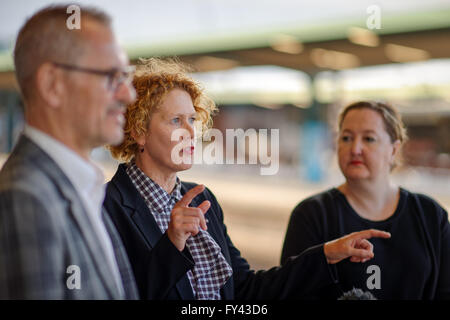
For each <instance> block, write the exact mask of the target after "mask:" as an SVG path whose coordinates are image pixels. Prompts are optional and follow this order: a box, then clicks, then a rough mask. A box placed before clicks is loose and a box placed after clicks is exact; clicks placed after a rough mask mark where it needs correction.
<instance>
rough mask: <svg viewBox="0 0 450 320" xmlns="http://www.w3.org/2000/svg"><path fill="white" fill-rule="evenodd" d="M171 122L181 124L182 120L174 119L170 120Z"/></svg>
mask: <svg viewBox="0 0 450 320" xmlns="http://www.w3.org/2000/svg"><path fill="white" fill-rule="evenodd" d="M170 122H172V123H173V124H179V123H180V118H173V119H172V120H170Z"/></svg>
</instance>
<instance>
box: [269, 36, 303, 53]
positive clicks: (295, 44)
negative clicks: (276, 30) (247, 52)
mask: <svg viewBox="0 0 450 320" xmlns="http://www.w3.org/2000/svg"><path fill="white" fill-rule="evenodd" d="M270 46H271V47H272V49H273V50H275V51H279V52H283V53H289V54H299V53H301V52H302V51H303V45H302V43H301V42H300V41H298V40H297V38H296V37H293V36H290V35H287V34H279V35H277V36H275V37H274V38H273V39H272V41H271V44H270Z"/></svg>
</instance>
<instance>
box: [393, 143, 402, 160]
mask: <svg viewBox="0 0 450 320" xmlns="http://www.w3.org/2000/svg"><path fill="white" fill-rule="evenodd" d="M401 146H402V143H401V142H400V140H398V139H397V140H395V141H394V143H393V144H392V155H393V156H394V157H395V156H396V155H397V154H398V153H399V151H400V147H401Z"/></svg>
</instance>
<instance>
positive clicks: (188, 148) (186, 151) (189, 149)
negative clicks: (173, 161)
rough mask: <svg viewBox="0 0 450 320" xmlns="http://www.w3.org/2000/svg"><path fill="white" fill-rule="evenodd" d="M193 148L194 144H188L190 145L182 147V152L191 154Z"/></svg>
mask: <svg viewBox="0 0 450 320" xmlns="http://www.w3.org/2000/svg"><path fill="white" fill-rule="evenodd" d="M194 149H195V147H194V146H190V147H187V148H184V149H183V153H186V154H188V155H191V154H193V153H194Z"/></svg>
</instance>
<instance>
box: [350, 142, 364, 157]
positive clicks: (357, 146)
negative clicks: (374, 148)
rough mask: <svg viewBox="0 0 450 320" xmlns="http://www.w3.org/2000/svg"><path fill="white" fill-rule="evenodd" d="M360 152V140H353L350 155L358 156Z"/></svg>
mask: <svg viewBox="0 0 450 320" xmlns="http://www.w3.org/2000/svg"><path fill="white" fill-rule="evenodd" d="M361 150H362V143H361V140H360V139H354V140H353V143H352V149H351V151H352V154H360V153H361Z"/></svg>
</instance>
